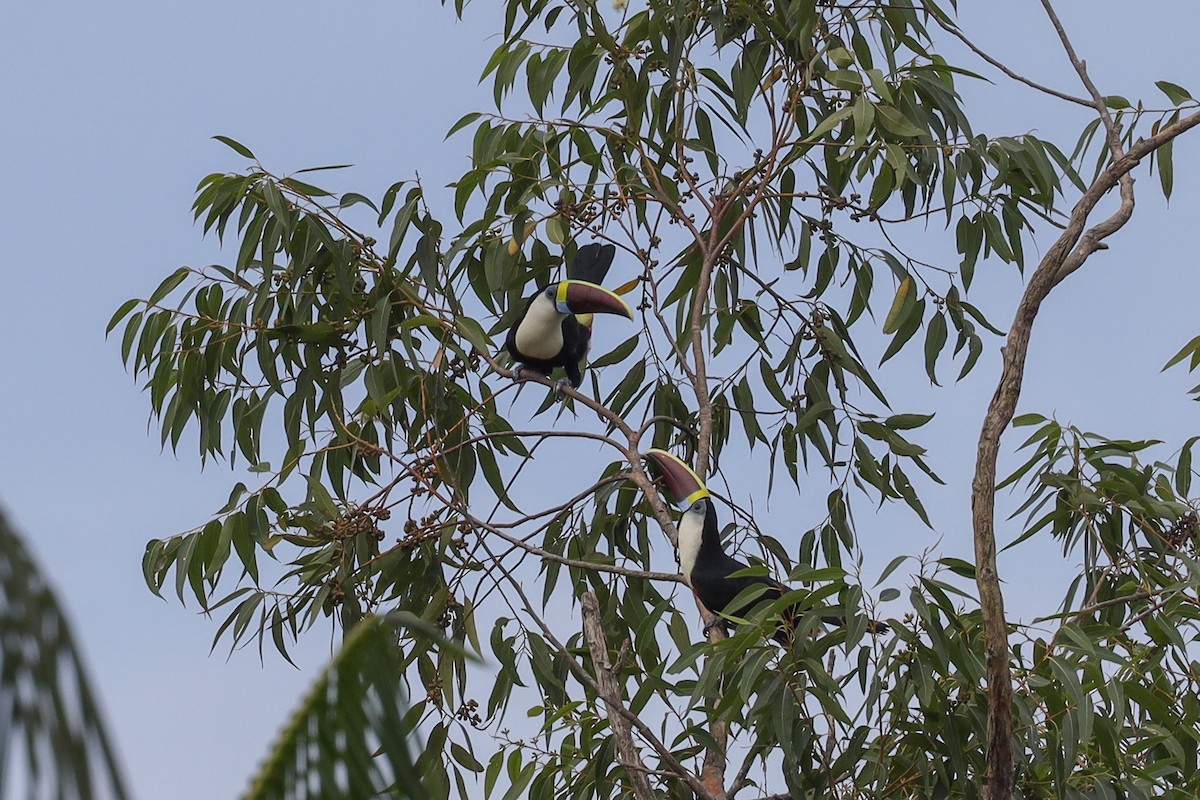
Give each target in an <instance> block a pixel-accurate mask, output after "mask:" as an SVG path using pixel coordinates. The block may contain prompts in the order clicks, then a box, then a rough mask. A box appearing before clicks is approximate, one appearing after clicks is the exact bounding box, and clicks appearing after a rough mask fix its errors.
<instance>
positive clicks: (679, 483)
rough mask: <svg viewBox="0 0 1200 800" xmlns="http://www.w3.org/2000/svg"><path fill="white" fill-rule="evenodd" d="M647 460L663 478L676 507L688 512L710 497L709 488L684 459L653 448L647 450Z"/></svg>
mask: <svg viewBox="0 0 1200 800" xmlns="http://www.w3.org/2000/svg"><path fill="white" fill-rule="evenodd" d="M645 459H646V460H647V461H648V462H650V464H651V465H652V466H653V467H654V471H655V472H657V473H658V475H659V477H660V478H662V482H663V486H664V488H665V489H666V490H667V494H669V495H670V496H671V498H672V499H673V500H674V502H675V507H676V508H678V509H679V510H680V511H686V510H687V509H688V508H690V507H691V505H692V503H695V502H696V501H697V500H699V499H700V498H702V497H708V496H709V492H708V487H707V486H705V485H704V481H702V480H700V476H699V475H697V474H696V473H695V472H693V471H692V468H691V467H689V466H688V465H687V464H685V463H684V462H683V460H682V459H680V458H678V457H676V456H674V455H672V454H671V453H668V452H667V451H666V450H659V449H658V448H653V449H651V450H647V451H646V454H645Z"/></svg>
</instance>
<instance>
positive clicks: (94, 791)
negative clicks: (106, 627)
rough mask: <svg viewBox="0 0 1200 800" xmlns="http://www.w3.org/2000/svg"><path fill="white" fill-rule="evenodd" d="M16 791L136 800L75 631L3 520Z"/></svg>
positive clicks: (3, 730)
mask: <svg viewBox="0 0 1200 800" xmlns="http://www.w3.org/2000/svg"><path fill="white" fill-rule="evenodd" d="M22 755H23V758H21V756H22ZM14 757H16V758H18V759H20V760H18V761H17V762H16V763H10V760H11V759H13V758H14ZM10 767H11V768H12V769H13V771H14V772H15V775H9V774H8V773H9V771H10ZM14 778H16V779H19V780H18V781H14ZM14 785H24V786H25V787H26V794H27V795H28V796H29V797H55V798H60V800H70V799H71V798H79V800H84V799H85V798H96V797H112V798H125V797H128V796H129V795H128V792H127V791H126V789H125V783H124V780H123V778H122V777H121V771H120V769H119V767H118V765H117V760H116V756H115V753H114V749H113V746H112V743H111V742H110V740H109V737H108V734H107V733H106V731H105V728H104V723H103V720H102V719H101V716H100V710H99V708H98V707H97V705H96V700H95V695H94V694H93V693H92V687H91V683H90V682H89V680H88V676H87V673H86V671H85V669H84V666H83V658H82V656H81V655H80V652H79V650H78V648H77V647H76V645H75V641H74V639H73V637H72V635H71V627H70V625H69V624H68V623H67V619H66V617H65V616H63V612H62V609H61V607H60V606H59V604H58V601H57V600H56V599H55V597H54V593H53V592H52V591H51V590H50V587H49V585H48V584H47V582H46V579H45V577H44V575H43V574H42V572H41V570H39V569H38V567H37V565H36V564H35V563H34V561H33V559H32V558H31V557H30V555H29V551H28V550H26V549H25V545H24V543H23V542H22V541H21V539H20V537H18V536H17V535H16V533H14V532H13V530H12V529H11V528H9V526H8V523H7V522H6V521H5V520H4V518H3V517H2V516H0V786H14Z"/></svg>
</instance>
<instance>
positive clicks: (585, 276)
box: [567, 242, 617, 286]
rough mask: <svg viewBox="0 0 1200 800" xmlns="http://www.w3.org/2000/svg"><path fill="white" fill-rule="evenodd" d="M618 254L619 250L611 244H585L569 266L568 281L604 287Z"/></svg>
mask: <svg viewBox="0 0 1200 800" xmlns="http://www.w3.org/2000/svg"><path fill="white" fill-rule="evenodd" d="M616 254H617V248H616V247H615V246H614V245H611V244H600V243H599V242H593V243H591V244H585V245H584V246H583V247H581V248H579V250H577V251H576V253H575V258H574V259H572V260H571V263H570V264H569V265H567V279H568V280H573V281H587V282H588V283H594V284H596V285H597V286H600V285H603V284H604V276H606V275H608V268H609V267H611V266H612V262H613V258H614V257H615V256H616Z"/></svg>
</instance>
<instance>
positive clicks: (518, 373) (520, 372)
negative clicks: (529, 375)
mask: <svg viewBox="0 0 1200 800" xmlns="http://www.w3.org/2000/svg"><path fill="white" fill-rule="evenodd" d="M523 380H525V367H524V365H522V364H517V365H516V366H515V367H513V383H520V382H521V381H523Z"/></svg>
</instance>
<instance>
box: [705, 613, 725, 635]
mask: <svg viewBox="0 0 1200 800" xmlns="http://www.w3.org/2000/svg"><path fill="white" fill-rule="evenodd" d="M724 626H725V622H724V620H722V619H721V618H720V617H713V618H712V620H710V621H709V622H706V623H704V627H703V628H702V629H701V630H700V632H701V633H703V634H704V638H706V639H707V638H708V632H709V631H711V630H712V629H713V628H723V627H724Z"/></svg>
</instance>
